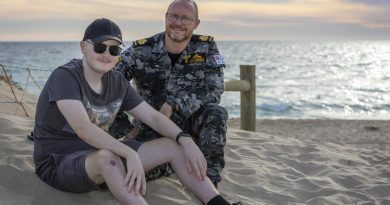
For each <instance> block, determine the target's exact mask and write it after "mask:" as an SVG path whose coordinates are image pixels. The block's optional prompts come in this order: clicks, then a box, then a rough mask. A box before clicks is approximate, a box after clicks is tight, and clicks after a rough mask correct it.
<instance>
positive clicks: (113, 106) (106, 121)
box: [83, 98, 122, 131]
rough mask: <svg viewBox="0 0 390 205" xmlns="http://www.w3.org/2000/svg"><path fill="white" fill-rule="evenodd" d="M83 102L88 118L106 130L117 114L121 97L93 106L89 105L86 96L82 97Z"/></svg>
mask: <svg viewBox="0 0 390 205" xmlns="http://www.w3.org/2000/svg"><path fill="white" fill-rule="evenodd" d="M83 104H84V107H85V110H86V111H87V113H88V117H89V120H90V121H91V122H92V123H93V124H95V125H96V126H98V127H100V128H101V129H103V130H104V131H107V130H108V128H109V127H110V126H111V124H112V123H113V122H114V120H115V117H116V115H117V114H118V111H119V108H120V107H121V105H122V99H120V98H119V99H117V100H115V101H113V102H111V103H109V104H107V105H104V106H95V105H91V103H90V102H89V101H88V99H87V98H84V99H83Z"/></svg>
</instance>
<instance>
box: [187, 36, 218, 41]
mask: <svg viewBox="0 0 390 205" xmlns="http://www.w3.org/2000/svg"><path fill="white" fill-rule="evenodd" d="M191 40H192V41H202V42H212V41H213V40H214V37H212V36H204V35H192V38H191Z"/></svg>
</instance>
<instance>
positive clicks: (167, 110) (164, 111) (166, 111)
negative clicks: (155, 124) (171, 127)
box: [160, 103, 172, 118]
mask: <svg viewBox="0 0 390 205" xmlns="http://www.w3.org/2000/svg"><path fill="white" fill-rule="evenodd" d="M160 112H161V113H162V114H163V115H165V116H166V117H167V118H170V117H171V115H172V107H171V106H170V105H168V103H164V104H163V105H162V106H161V108H160Z"/></svg>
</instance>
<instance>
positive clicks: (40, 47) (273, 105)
mask: <svg viewBox="0 0 390 205" xmlns="http://www.w3.org/2000/svg"><path fill="white" fill-rule="evenodd" d="M217 44H218V47H219V50H220V52H221V53H222V54H223V56H224V58H225V62H226V65H227V66H226V68H225V81H228V80H238V79H239V73H240V71H239V67H240V65H255V66H256V117H257V118H259V119H278V118H288V119H329V118H331V119H371V120H373V119H378V120H379V119H390V81H389V80H390V41H315V42H314V41H307V42H306V41H217ZM125 45H126V46H130V45H131V42H129V41H127V42H125ZM80 57H81V52H80V49H79V42H77V41H63V42H50V41H49V42H40V41H36V42H34V41H33V42H0V64H3V65H5V66H6V69H7V72H9V73H10V74H12V79H13V80H14V81H15V82H17V83H18V84H19V85H20V86H21V87H22V88H23V87H24V86H25V85H26V81H27V79H29V82H27V87H26V90H27V91H28V92H29V93H32V94H34V95H39V92H40V89H39V87H38V86H37V85H36V84H35V82H33V81H32V79H31V77H29V76H28V72H27V71H26V69H25V68H31V69H32V76H33V77H34V79H35V80H36V81H37V84H38V85H39V86H40V87H42V86H43V85H44V84H45V82H46V80H47V78H48V76H49V75H50V73H51V71H52V70H53V69H55V68H57V67H58V66H60V65H63V64H65V63H67V62H68V61H69V60H70V59H72V58H80ZM0 73H2V71H0ZM221 105H223V106H225V107H226V108H227V109H228V111H229V117H230V118H234V117H239V115H240V94H239V92H229V91H227V92H225V93H224V94H223V96H222V101H221Z"/></svg>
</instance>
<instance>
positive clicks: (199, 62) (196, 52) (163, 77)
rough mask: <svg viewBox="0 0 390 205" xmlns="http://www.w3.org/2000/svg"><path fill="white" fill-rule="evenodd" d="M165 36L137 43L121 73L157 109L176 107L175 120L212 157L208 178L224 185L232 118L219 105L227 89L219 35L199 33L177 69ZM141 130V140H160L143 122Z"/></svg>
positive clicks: (163, 172) (165, 170)
mask: <svg viewBox="0 0 390 205" xmlns="http://www.w3.org/2000/svg"><path fill="white" fill-rule="evenodd" d="M164 35H165V32H162V33H159V34H156V35H154V36H153V37H150V38H147V39H142V40H138V41H135V42H134V43H133V45H132V46H131V47H130V48H128V49H127V50H125V51H124V52H122V54H121V58H122V59H121V62H119V63H118V64H117V66H116V68H115V69H116V70H118V71H120V72H122V73H123V74H124V75H125V76H126V78H127V79H128V80H132V79H133V80H134V83H135V85H136V88H137V90H138V92H139V93H140V95H141V96H143V97H144V99H145V101H146V102H148V103H149V104H150V105H152V106H153V107H154V108H155V109H156V110H160V108H161V106H162V105H163V104H164V103H168V104H169V105H171V106H172V109H173V114H172V116H171V120H172V121H174V122H175V123H176V124H177V125H178V126H179V127H180V128H181V129H183V130H184V132H185V133H189V134H191V135H192V136H193V137H194V141H195V142H196V144H197V145H198V146H199V147H200V149H201V150H202V152H203V154H204V155H205V157H206V160H207V163H208V169H207V175H208V177H209V178H210V179H211V180H212V181H213V182H214V183H217V182H220V181H221V170H222V169H223V167H224V165H225V161H224V146H225V144H226V120H227V117H228V116H227V115H228V114H227V111H226V109H225V108H223V107H221V106H219V105H218V104H219V102H220V99H221V94H222V93H223V91H224V79H223V68H224V67H225V64H224V61H223V57H222V56H221V55H220V54H219V51H218V48H217V45H216V43H215V42H214V40H213V37H210V36H199V35H193V36H192V38H191V41H190V42H189V44H188V45H187V47H186V49H185V50H184V51H183V52H182V54H181V55H180V57H179V58H178V60H177V61H176V64H175V65H174V66H173V67H172V65H171V59H170V58H169V56H168V52H167V51H166V50H165V48H164ZM138 127H139V128H140V129H141V130H140V134H139V135H138V137H137V139H138V140H141V141H149V140H152V139H155V138H158V137H160V136H159V135H158V134H157V133H156V132H154V131H153V130H151V128H149V127H147V126H145V125H143V124H140V125H138ZM171 172H172V171H171V169H170V167H169V165H162V166H160V167H158V168H156V169H154V170H152V171H151V172H150V173H148V174H147V179H148V180H151V179H156V178H159V177H161V176H167V175H169V174H170V173H171Z"/></svg>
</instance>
